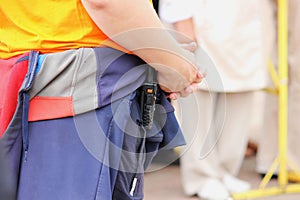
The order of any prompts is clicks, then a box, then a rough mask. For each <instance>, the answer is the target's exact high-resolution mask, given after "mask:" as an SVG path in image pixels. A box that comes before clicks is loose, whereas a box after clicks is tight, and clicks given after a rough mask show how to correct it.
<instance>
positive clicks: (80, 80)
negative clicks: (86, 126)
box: [72, 48, 98, 114]
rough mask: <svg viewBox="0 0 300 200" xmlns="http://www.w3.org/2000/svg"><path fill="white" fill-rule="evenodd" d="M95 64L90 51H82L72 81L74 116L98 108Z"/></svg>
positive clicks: (94, 58)
mask: <svg viewBox="0 0 300 200" xmlns="http://www.w3.org/2000/svg"><path fill="white" fill-rule="evenodd" d="M96 72H97V63H96V57H95V53H94V51H93V50H92V49H89V48H88V49H87V48H85V49H83V52H82V55H81V56H80V60H79V63H78V68H77V70H76V72H75V74H74V80H73V83H74V85H73V91H72V97H73V105H74V111H75V114H80V113H84V112H86V111H90V110H93V109H96V108H97V107H98V93H97V84H96Z"/></svg>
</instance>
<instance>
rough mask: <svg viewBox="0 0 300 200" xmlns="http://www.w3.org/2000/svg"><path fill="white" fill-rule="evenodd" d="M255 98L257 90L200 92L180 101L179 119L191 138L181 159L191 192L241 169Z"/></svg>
mask: <svg viewBox="0 0 300 200" xmlns="http://www.w3.org/2000/svg"><path fill="white" fill-rule="evenodd" d="M253 97H254V92H242V93H211V92H210V93H209V92H205V91H197V92H195V93H194V94H193V95H190V96H189V97H187V98H182V99H180V100H179V102H178V105H179V108H180V109H179V110H180V113H179V118H180V121H181V123H182V130H183V133H184V134H185V137H186V139H187V145H186V146H185V147H184V148H183V149H182V153H183V154H182V155H181V158H180V166H181V175H182V185H183V188H184V191H185V193H186V194H187V195H194V194H196V193H197V192H198V191H200V190H201V187H202V186H203V184H204V183H205V182H206V181H207V180H208V179H210V178H219V179H220V178H222V177H223V176H224V175H225V174H226V173H228V174H232V175H236V174H237V173H238V172H239V169H240V167H241V164H242V161H243V158H244V153H245V150H246V146H247V140H248V136H247V134H248V130H249V128H250V125H251V123H250V121H251V117H252V108H253V106H252V103H253V100H254V98H253ZM206 136H207V137H206ZM203 157H204V158H203Z"/></svg>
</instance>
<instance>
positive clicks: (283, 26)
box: [278, 0, 288, 187]
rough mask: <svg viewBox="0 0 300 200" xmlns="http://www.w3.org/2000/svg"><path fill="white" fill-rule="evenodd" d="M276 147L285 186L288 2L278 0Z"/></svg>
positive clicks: (281, 180)
mask: <svg viewBox="0 0 300 200" xmlns="http://www.w3.org/2000/svg"><path fill="white" fill-rule="evenodd" d="M278 59H279V60H278V61H279V63H278V72H279V99H278V100H279V102H278V110H279V113H278V123H279V124H278V130H279V134H278V144H279V146H278V149H279V174H278V175H279V177H278V181H279V185H280V186H281V187H283V186H286V185H287V183H288V177H287V158H286V155H287V132H288V131H287V130H288V128H287V117H288V116H287V103H288V62H287V60H288V3H287V0H278Z"/></svg>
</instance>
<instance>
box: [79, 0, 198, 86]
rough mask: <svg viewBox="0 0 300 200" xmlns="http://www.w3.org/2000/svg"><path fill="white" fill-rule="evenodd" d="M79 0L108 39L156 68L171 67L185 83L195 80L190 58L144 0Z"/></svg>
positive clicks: (163, 69) (161, 69)
mask: <svg viewBox="0 0 300 200" xmlns="http://www.w3.org/2000/svg"><path fill="white" fill-rule="evenodd" d="M82 3H83V5H84V6H85V8H86V10H87V12H88V13H89V15H90V16H91V18H92V19H93V21H94V22H95V23H96V24H97V26H98V27H99V28H100V29H101V30H102V31H103V32H104V33H105V34H107V35H108V36H109V37H110V38H111V39H112V40H114V41H115V42H117V43H118V44H120V45H121V46H123V47H125V48H126V49H128V50H130V51H132V52H134V53H135V54H136V55H137V56H139V57H141V58H142V59H143V60H145V61H146V62H147V63H149V64H151V65H152V66H153V67H154V68H156V69H157V70H158V71H159V72H165V71H166V70H168V68H169V69H172V70H175V71H176V72H177V73H178V75H179V76H182V77H181V78H183V79H185V80H182V81H185V83H182V84H183V85H184V86H185V87H186V86H188V85H189V84H190V83H192V82H194V81H195V80H194V79H195V77H194V76H195V71H193V70H195V69H192V68H191V67H192V64H191V62H192V61H191V60H187V59H188V57H189V55H188V53H187V52H186V51H185V50H183V49H182V48H181V47H180V46H179V45H178V44H177V42H176V41H175V39H174V38H173V37H172V36H171V35H170V34H169V33H168V32H167V31H166V30H165V29H164V27H163V25H162V24H161V22H160V20H159V18H158V17H157V15H156V13H155V11H154V9H153V8H152V7H151V4H150V3H149V2H148V0H121V1H120V0H109V1H101V0H98V1H97V0H94V1H92V0H82ZM183 57H185V58H183ZM162 75H166V74H164V73H163V74H162ZM165 78H167V77H165ZM183 85H182V86H181V87H183ZM174 89H175V88H174ZM181 89H182V88H181Z"/></svg>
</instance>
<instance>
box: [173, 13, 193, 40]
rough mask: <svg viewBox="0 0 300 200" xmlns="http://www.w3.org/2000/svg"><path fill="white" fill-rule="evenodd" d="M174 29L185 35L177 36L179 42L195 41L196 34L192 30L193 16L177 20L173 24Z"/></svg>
mask: <svg viewBox="0 0 300 200" xmlns="http://www.w3.org/2000/svg"><path fill="white" fill-rule="evenodd" d="M173 26H174V29H175V30H176V31H178V32H179V33H180V34H183V35H184V36H185V37H180V38H178V41H179V42H180V43H189V42H192V41H196V34H195V30H194V24H193V18H188V19H185V20H181V21H177V22H175V23H174V24H173Z"/></svg>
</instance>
